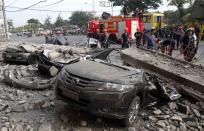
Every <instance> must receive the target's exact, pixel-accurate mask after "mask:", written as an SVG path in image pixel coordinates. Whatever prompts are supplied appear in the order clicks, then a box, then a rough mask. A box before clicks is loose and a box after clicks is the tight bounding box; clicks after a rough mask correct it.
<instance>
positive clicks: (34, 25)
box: [26, 18, 41, 32]
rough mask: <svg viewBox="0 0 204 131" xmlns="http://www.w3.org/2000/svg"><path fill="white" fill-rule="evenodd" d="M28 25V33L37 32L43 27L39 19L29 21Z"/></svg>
mask: <svg viewBox="0 0 204 131" xmlns="http://www.w3.org/2000/svg"><path fill="white" fill-rule="evenodd" d="M27 23H28V25H27V26H26V29H27V30H28V31H32V32H36V31H37V30H38V28H39V27H40V26H41V23H40V22H39V20H38V19H34V18H32V19H29V20H28V21H27Z"/></svg>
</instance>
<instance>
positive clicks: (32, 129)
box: [0, 43, 204, 131]
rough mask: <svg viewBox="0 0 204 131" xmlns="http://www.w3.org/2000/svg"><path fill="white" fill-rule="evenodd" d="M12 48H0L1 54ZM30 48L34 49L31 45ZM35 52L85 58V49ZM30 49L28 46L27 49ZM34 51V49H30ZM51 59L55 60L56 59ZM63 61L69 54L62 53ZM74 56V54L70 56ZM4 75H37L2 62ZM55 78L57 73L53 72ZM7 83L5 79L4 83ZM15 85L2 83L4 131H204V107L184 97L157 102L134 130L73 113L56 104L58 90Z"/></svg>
mask: <svg viewBox="0 0 204 131" xmlns="http://www.w3.org/2000/svg"><path fill="white" fill-rule="evenodd" d="M8 46H16V44H13V43H10V44H8V45H5V44H0V52H2V50H4V49H5V48H6V47H8ZM29 46H30V45H29ZM32 46H34V47H35V48H38V49H41V50H42V49H43V50H45V49H46V50H55V51H57V52H67V53H68V52H70V50H71V51H72V53H73V54H74V55H75V56H84V55H85V54H86V52H87V51H86V50H84V49H83V48H75V47H67V46H66V47H64V46H56V45H38V44H32ZM24 47H26V48H27V46H24ZM29 49H31V51H33V49H32V48H30V47H29ZM56 54H57V53H55V54H54V55H51V57H50V58H52V59H54V58H56V56H60V55H56ZM62 54H63V57H64V56H66V53H62ZM68 54H70V53H68ZM0 64H1V68H0V73H1V76H2V74H3V70H5V67H6V66H7V68H9V69H13V70H14V69H15V70H17V69H19V71H20V72H23V70H24V72H23V73H22V74H24V75H25V76H31V75H32V74H30V73H28V72H25V69H26V70H27V69H28V67H29V69H30V70H32V71H34V73H33V74H35V73H36V72H35V71H36V68H35V67H32V66H28V67H27V66H13V65H6V64H5V63H3V62H1V63H0ZM52 71H53V74H55V73H56V72H55V69H53V70H52ZM1 80H3V78H2V79H1ZM14 86H15V85H13V84H10V85H6V84H4V83H2V82H0V87H1V88H0V130H1V131H124V130H127V131H136V130H144V131H148V130H153V131H163V130H164V131H170V130H171V131H178V130H179V131H186V130H192V131H202V130H204V105H203V103H201V102H195V101H192V100H191V99H189V98H188V97H187V98H186V97H182V98H180V99H178V100H175V101H171V102H166V101H165V102H162V101H157V102H156V103H155V104H152V103H150V105H148V107H147V108H145V109H144V110H142V111H141V113H140V115H139V117H138V121H137V122H136V123H135V126H134V127H128V128H124V127H121V126H120V124H119V125H118V123H120V122H119V121H117V120H107V119H105V118H95V117H93V116H91V115H90V114H87V113H84V112H81V111H79V110H73V109H70V107H69V106H68V105H66V104H65V103H62V102H60V101H59V102H56V101H55V94H54V88H52V87H51V88H46V89H45V90H28V89H26V88H14Z"/></svg>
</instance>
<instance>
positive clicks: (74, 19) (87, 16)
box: [69, 11, 94, 27]
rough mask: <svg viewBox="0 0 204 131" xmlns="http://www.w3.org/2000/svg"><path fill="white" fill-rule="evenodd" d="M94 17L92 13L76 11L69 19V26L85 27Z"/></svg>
mask: <svg viewBox="0 0 204 131" xmlns="http://www.w3.org/2000/svg"><path fill="white" fill-rule="evenodd" d="M93 18H94V16H93V14H92V13H88V12H82V11H76V12H73V13H72V16H71V17H70V18H69V19H70V24H72V25H78V26H79V27H82V26H86V25H87V23H88V21H90V20H91V19H93Z"/></svg>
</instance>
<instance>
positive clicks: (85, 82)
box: [63, 71, 104, 88]
mask: <svg viewBox="0 0 204 131" xmlns="http://www.w3.org/2000/svg"><path fill="white" fill-rule="evenodd" d="M63 81H64V82H65V83H67V84H70V85H72V86H75V87H79V88H85V87H99V86H102V85H103V84H104V82H100V81H96V80H92V79H88V78H84V77H81V76H77V75H74V74H71V73H68V72H67V71H66V73H65V74H64V78H63Z"/></svg>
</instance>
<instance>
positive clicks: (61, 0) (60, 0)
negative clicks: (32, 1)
mask: <svg viewBox="0 0 204 131" xmlns="http://www.w3.org/2000/svg"><path fill="white" fill-rule="evenodd" d="M63 1H64V0H59V1H57V2H54V3H52V4H48V5H42V6H37V7H35V8H42V7H49V6H53V5H56V4H59V3H61V2H63Z"/></svg>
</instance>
